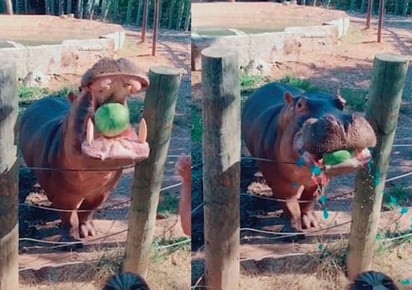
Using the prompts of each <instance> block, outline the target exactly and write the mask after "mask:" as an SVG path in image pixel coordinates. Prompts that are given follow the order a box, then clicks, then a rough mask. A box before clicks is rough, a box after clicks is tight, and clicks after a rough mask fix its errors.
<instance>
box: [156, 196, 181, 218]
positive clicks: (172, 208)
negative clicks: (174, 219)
mask: <svg viewBox="0 0 412 290" xmlns="http://www.w3.org/2000/svg"><path fill="white" fill-rule="evenodd" d="M177 208H178V200H177V198H176V195H175V194H173V193H171V192H168V191H165V192H163V193H162V195H161V197H160V201H159V205H158V207H157V213H160V214H165V215H169V214H170V213H176V212H177Z"/></svg>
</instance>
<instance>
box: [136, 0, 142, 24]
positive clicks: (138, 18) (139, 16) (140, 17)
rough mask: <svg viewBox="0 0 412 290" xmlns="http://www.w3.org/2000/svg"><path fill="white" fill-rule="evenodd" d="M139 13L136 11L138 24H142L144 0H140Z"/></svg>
mask: <svg viewBox="0 0 412 290" xmlns="http://www.w3.org/2000/svg"><path fill="white" fill-rule="evenodd" d="M137 5H138V6H137V13H136V26H141V25H142V23H141V22H140V21H141V19H142V12H143V0H139V3H138V4H137Z"/></svg>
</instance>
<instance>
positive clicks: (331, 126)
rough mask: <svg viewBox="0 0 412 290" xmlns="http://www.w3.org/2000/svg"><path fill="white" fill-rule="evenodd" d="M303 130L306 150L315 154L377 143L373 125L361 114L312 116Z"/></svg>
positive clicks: (364, 146)
mask: <svg viewBox="0 0 412 290" xmlns="http://www.w3.org/2000/svg"><path fill="white" fill-rule="evenodd" d="M301 132H302V137H303V144H304V147H305V150H306V151H308V152H309V153H311V154H314V155H321V154H323V153H326V152H333V151H336V150H341V149H363V148H367V147H374V146H375V145H376V135H375V132H374V130H373V128H372V126H371V125H370V124H369V122H368V121H367V120H366V119H365V118H364V117H363V116H361V115H359V114H345V115H342V116H335V115H333V114H326V115H325V116H323V117H320V118H318V119H316V118H311V119H308V120H306V121H305V123H304V124H303V127H302V131H301Z"/></svg>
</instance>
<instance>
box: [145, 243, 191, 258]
mask: <svg viewBox="0 0 412 290" xmlns="http://www.w3.org/2000/svg"><path fill="white" fill-rule="evenodd" d="M152 248H153V254H152V257H151V261H152V262H153V263H159V262H162V261H163V260H164V259H165V258H167V257H169V255H170V254H171V253H173V252H175V251H179V250H183V251H188V252H190V251H191V243H190V238H188V237H173V238H168V239H165V238H157V239H155V240H154V241H153V243H152Z"/></svg>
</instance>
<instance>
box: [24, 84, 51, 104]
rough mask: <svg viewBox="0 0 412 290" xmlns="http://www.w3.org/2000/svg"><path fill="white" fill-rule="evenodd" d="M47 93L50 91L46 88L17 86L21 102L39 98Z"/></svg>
mask: <svg viewBox="0 0 412 290" xmlns="http://www.w3.org/2000/svg"><path fill="white" fill-rule="evenodd" d="M47 94H49V91H48V90H47V89H45V88H39V87H28V86H19V87H18V88H17V96H18V98H19V102H22V101H23V102H25V101H32V100H37V99H39V98H41V97H43V96H44V95H47Z"/></svg>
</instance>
